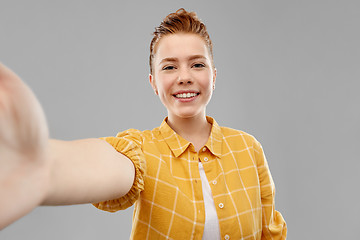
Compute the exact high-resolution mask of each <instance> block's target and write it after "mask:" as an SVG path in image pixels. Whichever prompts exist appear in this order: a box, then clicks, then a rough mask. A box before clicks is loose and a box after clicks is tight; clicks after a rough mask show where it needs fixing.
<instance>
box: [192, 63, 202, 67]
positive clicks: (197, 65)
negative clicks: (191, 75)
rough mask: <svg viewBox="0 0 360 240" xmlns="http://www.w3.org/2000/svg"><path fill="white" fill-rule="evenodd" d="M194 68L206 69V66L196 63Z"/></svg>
mask: <svg viewBox="0 0 360 240" xmlns="http://www.w3.org/2000/svg"><path fill="white" fill-rule="evenodd" d="M193 67H194V68H204V67H205V64H202V63H195V64H194V65H193Z"/></svg>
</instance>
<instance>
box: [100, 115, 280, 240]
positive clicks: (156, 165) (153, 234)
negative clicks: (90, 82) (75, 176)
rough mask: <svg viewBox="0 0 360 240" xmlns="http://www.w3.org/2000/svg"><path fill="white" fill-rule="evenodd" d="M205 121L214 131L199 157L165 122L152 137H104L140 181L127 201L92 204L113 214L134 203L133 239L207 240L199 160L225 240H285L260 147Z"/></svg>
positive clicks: (149, 134)
mask: <svg viewBox="0 0 360 240" xmlns="http://www.w3.org/2000/svg"><path fill="white" fill-rule="evenodd" d="M207 119H208V122H210V123H211V124H212V130H211V134H210V137H209V140H208V142H207V143H206V145H205V146H204V147H203V148H202V149H201V150H200V151H199V152H196V151H195V149H194V146H193V145H192V144H191V143H190V142H188V141H186V140H185V139H183V138H182V137H181V136H179V135H178V134H177V133H176V132H174V131H173V130H172V129H171V128H170V127H169V125H168V124H167V123H166V119H165V120H164V121H163V123H162V124H161V126H160V127H158V128H155V129H153V130H151V131H150V130H146V131H139V130H135V129H129V130H127V131H124V132H121V133H118V135H117V136H116V137H106V138H104V139H105V140H106V141H107V142H108V143H110V144H111V145H112V146H113V147H114V148H115V149H116V150H117V151H119V152H121V153H123V154H124V155H126V156H127V157H128V158H130V159H131V160H132V161H133V163H134V165H135V171H136V176H135V181H134V184H133V186H132V188H131V190H130V191H129V192H128V193H127V194H126V195H125V196H123V197H122V198H119V199H114V200H109V201H105V202H101V203H96V204H94V205H95V206H96V207H97V208H99V209H102V210H105V211H110V212H115V211H118V210H121V209H125V208H128V207H129V206H131V205H133V204H135V208H134V214H133V228H132V231H131V237H130V238H131V239H141V240H143V239H181V240H184V239H202V234H203V230H204V223H205V208H204V201H203V194H202V193H203V192H202V185H201V179H200V173H199V161H201V162H202V164H203V166H204V170H205V173H206V177H207V179H208V181H209V183H210V187H211V191H212V195H213V198H214V203H215V207H216V212H217V216H218V219H219V225H220V226H219V227H220V233H221V238H222V239H286V233H287V230H286V224H285V221H284V219H283V217H282V215H281V214H280V213H279V212H277V211H275V209H274V197H275V196H274V194H275V187H274V183H273V180H272V177H271V174H270V171H269V168H268V164H267V161H266V159H265V156H264V154H263V150H262V147H261V145H260V143H259V142H258V141H257V140H256V139H255V138H254V137H253V136H251V135H249V134H247V133H245V132H242V131H238V130H234V129H230V128H225V127H220V126H219V125H218V124H217V123H216V121H215V120H214V119H212V118H210V117H207Z"/></svg>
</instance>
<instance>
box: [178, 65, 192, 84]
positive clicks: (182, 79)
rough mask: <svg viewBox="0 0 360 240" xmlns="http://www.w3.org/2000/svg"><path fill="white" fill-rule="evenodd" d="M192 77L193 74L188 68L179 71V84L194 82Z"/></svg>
mask: <svg viewBox="0 0 360 240" xmlns="http://www.w3.org/2000/svg"><path fill="white" fill-rule="evenodd" d="M192 83H193V81H192V78H191V74H190V72H189V70H188V69H181V70H180V71H179V77H178V84H180V85H185V84H192Z"/></svg>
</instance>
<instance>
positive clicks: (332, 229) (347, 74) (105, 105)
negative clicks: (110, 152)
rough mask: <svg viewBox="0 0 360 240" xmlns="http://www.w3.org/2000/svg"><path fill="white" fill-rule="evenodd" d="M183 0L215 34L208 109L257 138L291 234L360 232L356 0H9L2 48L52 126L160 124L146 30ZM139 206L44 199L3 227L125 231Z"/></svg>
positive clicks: (39, 233) (10, 234) (84, 128)
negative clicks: (55, 203)
mask: <svg viewBox="0 0 360 240" xmlns="http://www.w3.org/2000/svg"><path fill="white" fill-rule="evenodd" d="M180 7H185V8H186V9H187V10H193V11H196V12H197V13H198V15H199V16H200V18H201V19H202V20H204V21H205V23H206V24H207V26H208V30H209V32H210V35H211V37H212V40H213V42H214V54H215V64H216V67H217V70H218V77H217V84H216V90H215V92H214V96H213V99H212V100H211V102H210V104H209V107H208V115H210V116H213V117H214V118H215V119H216V120H217V122H218V123H219V124H220V125H223V126H229V127H232V128H237V129H241V130H244V131H246V132H249V133H251V134H252V135H254V136H255V137H256V138H257V139H258V140H259V141H260V142H261V143H262V145H263V147H264V150H265V153H266V156H267V159H268V161H269V164H270V168H271V172H272V175H273V178H274V181H275V184H276V187H277V196H276V208H277V209H278V210H279V211H281V213H282V214H283V216H284V217H285V219H286V221H287V224H288V235H289V239H355V238H356V237H358V234H357V232H358V230H357V229H358V225H359V223H360V221H359V219H358V217H359V213H360V207H359V203H358V198H359V186H358V183H359V173H358V169H359V167H360V164H359V160H360V159H359V157H358V151H357V150H358V148H359V143H360V141H359V139H358V136H359V133H360V127H359V122H360V121H359V120H360V113H359V106H358V105H359V102H360V97H359V87H360V84H359V77H360V70H359V69H360V67H359V63H360V51H359V42H360V33H359V29H360V28H359V23H360V14H359V13H360V11H359V10H360V4H359V2H358V1H347V0H345V1H316V0H315V1H285V0H284V1H277V0H276V1H265V0H264V1H181V2H180V1H169V0H167V1H131V2H130V1H126V2H125V1H124V2H121V1H45V0H43V1H39V0H33V1H25V0H22V1H11V0H2V1H1V2H0V61H2V62H3V63H4V64H6V65H8V66H9V67H11V68H12V69H13V70H14V71H15V72H16V73H18V74H19V75H20V76H21V77H22V78H23V79H24V80H25V81H26V82H27V83H28V84H29V85H30V86H31V88H32V89H33V90H34V92H35V93H36V95H37V96H38V98H39V100H40V101H41V103H42V105H43V107H44V110H45V112H46V115H47V118H48V122H49V126H50V130H51V136H52V137H53V138H58V139H65V140H70V139H79V138H87V137H100V136H109V135H114V134H116V133H117V132H118V131H122V130H125V129H127V128H138V129H141V130H144V129H152V128H154V127H157V126H158V125H159V124H160V123H161V121H162V120H163V118H164V117H165V116H166V111H165V108H164V107H163V106H162V104H161V103H160V101H159V100H158V99H157V97H156V96H155V95H154V94H153V91H152V89H151V87H150V85H149V84H148V73H149V70H148V54H149V53H148V47H149V43H150V40H151V33H152V31H153V29H154V27H155V26H157V25H158V24H159V23H160V21H161V20H162V19H163V17H165V16H166V15H167V14H168V13H170V12H173V11H175V10H177V9H178V8H180ZM225 106H226V107H225ZM24 201H26V199H24ZM0 214H1V213H0ZM131 215H132V208H130V209H129V210H126V211H123V212H118V213H115V214H110V213H106V212H102V211H100V210H97V209H95V208H94V207H92V206H91V205H82V206H65V207H39V208H37V209H35V210H34V211H33V212H31V213H30V214H29V215H27V216H25V217H24V218H22V219H20V220H19V221H17V222H16V223H14V224H13V225H11V226H9V227H7V228H6V229H4V230H3V231H1V232H0V239H7V240H13V239H59V240H60V239H87V240H91V239H128V237H129V234H130V229H131Z"/></svg>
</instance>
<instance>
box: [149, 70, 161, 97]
mask: <svg viewBox="0 0 360 240" xmlns="http://www.w3.org/2000/svg"><path fill="white" fill-rule="evenodd" d="M149 82H150V85H151V87H152V88H153V89H154V92H155V94H156V95H159V93H158V90H157V87H156V83H155V78H154V76H153V75H152V74H149Z"/></svg>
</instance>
